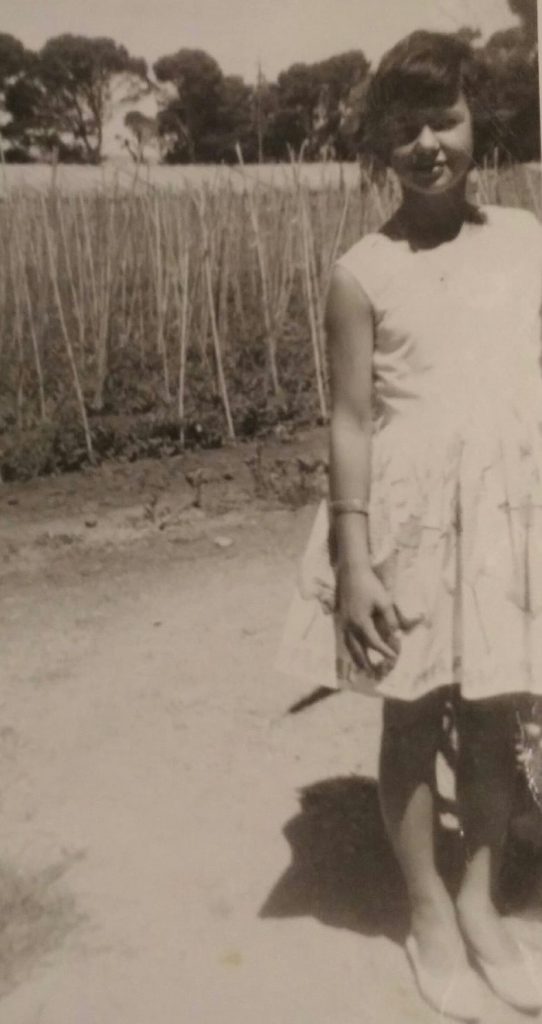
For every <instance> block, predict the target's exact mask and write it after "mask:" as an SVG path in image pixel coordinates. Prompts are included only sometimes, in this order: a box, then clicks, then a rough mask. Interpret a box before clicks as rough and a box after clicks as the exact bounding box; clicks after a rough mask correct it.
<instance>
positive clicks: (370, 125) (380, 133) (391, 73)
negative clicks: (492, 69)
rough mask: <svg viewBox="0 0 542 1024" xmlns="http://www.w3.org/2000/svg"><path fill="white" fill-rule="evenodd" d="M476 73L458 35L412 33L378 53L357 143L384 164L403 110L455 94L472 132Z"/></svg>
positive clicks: (442, 103)
mask: <svg viewBox="0 0 542 1024" xmlns="http://www.w3.org/2000/svg"><path fill="white" fill-rule="evenodd" d="M479 75H480V68H479V66H478V64H477V62H476V59H475V56H474V53H473V50H472V48H471V47H470V46H469V45H468V43H466V42H464V41H463V40H462V39H460V38H459V37H458V36H455V35H450V34H447V33H444V32H426V31H417V32H413V33H412V34H411V35H409V36H407V37H406V38H405V39H402V40H401V41H400V42H399V43H397V44H396V45H395V46H394V47H393V48H392V49H391V50H389V51H388V52H387V53H386V54H385V55H384V57H383V58H382V60H381V62H380V64H379V66H378V68H377V71H376V73H375V75H374V76H373V78H372V79H371V81H370V83H369V86H368V89H367V93H366V96H365V104H364V107H365V110H364V117H363V148H364V149H365V150H366V151H367V152H369V153H371V154H373V155H374V156H376V157H378V158H379V159H380V160H381V161H383V162H384V163H386V164H387V163H388V162H389V155H390V150H391V148H392V146H393V145H394V143H395V140H396V138H397V134H398V131H400V128H401V124H402V123H403V122H405V120H408V117H409V114H410V116H412V114H413V112H415V111H416V110H422V111H423V110H430V109H434V108H435V107H448V106H452V105H453V104H454V103H455V102H456V100H457V98H458V96H459V94H460V93H463V95H464V96H465V99H466V100H467V102H468V104H469V108H470V110H471V114H472V118H473V127H474V133H475V136H476V123H477V116H478V110H477V103H476V92H477V84H478V80H479Z"/></svg>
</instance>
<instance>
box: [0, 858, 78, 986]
mask: <svg viewBox="0 0 542 1024" xmlns="http://www.w3.org/2000/svg"><path fill="white" fill-rule="evenodd" d="M74 859H79V858H78V857H76V858H74V857H71V856H69V857H66V859H65V860H63V861H62V862H61V863H58V864H54V865H51V866H49V867H47V868H44V869H43V870H41V871H38V872H35V873H32V874H31V873H25V872H22V871H18V870H17V869H16V868H14V867H12V866H11V865H8V864H5V863H2V864H0V998H1V997H3V996H5V995H7V993H8V992H9V991H10V990H11V989H13V988H14V987H15V986H16V985H17V984H19V983H20V981H21V980H22V978H23V977H24V976H25V975H27V974H28V973H29V972H30V971H31V970H32V968H33V967H35V966H36V964H37V963H38V962H39V961H40V960H42V958H43V957H45V956H47V955H48V954H50V953H51V952H52V951H53V950H55V949H56V948H58V947H60V946H62V944H63V943H64V941H65V939H66V938H67V936H68V934H69V933H70V932H71V931H72V930H73V929H74V928H76V927H77V926H78V925H79V924H81V923H82V921H83V916H82V914H81V913H80V912H79V911H78V910H77V907H76V904H75V899H74V897H73V896H72V894H71V893H70V892H69V891H67V890H66V889H65V888H64V884H63V879H64V876H65V874H66V873H67V871H68V870H69V868H70V867H71V865H72V864H73V861H74Z"/></svg>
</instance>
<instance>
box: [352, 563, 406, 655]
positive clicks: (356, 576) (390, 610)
mask: <svg viewBox="0 0 542 1024" xmlns="http://www.w3.org/2000/svg"><path fill="white" fill-rule="evenodd" d="M338 597H339V609H338V610H339V617H340V619H341V621H342V625H343V632H344V639H345V643H346V647H347V649H348V651H349V654H350V656H351V657H352V660H353V661H354V663H355V664H356V665H357V666H358V667H359V668H361V669H364V670H366V671H371V668H372V664H371V659H370V657H369V651H371V650H372V651H376V652H378V654H381V655H382V657H383V658H385V659H386V660H387V661H390V662H392V663H394V662H395V661H396V660H397V656H398V654H399V649H400V640H399V631H400V627H399V621H398V618H397V612H396V609H395V607H394V605H393V602H392V600H391V598H390V595H389V594H388V592H387V590H386V589H385V587H384V585H383V584H382V583H381V582H380V580H379V579H378V576H376V574H375V573H374V572H373V570H372V569H371V568H370V567H366V568H362V569H360V568H358V569H356V570H354V569H351V568H346V567H345V568H343V569H340V570H339V577H338Z"/></svg>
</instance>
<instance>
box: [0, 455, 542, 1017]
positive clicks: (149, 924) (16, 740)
mask: <svg viewBox="0 0 542 1024" xmlns="http://www.w3.org/2000/svg"><path fill="white" fill-rule="evenodd" d="M320 444H321V437H320V436H319V435H318V436H316V438H315V439H313V440H311V445H312V448H311V451H312V452H313V454H314V451H317V450H318V448H319V446H320ZM309 447H310V446H309ZM275 454H276V453H275ZM236 458H237V461H236V462H235V465H234V468H233V470H232V468H231V466H232V462H231V457H230V456H229V455H228V454H227V453H225V454H223V455H215V456H209V457H205V458H204V457H203V456H201V457H200V456H193V457H192V469H194V468H196V469H197V468H201V466H203V467H204V470H205V472H206V473H207V474H208V476H209V481H210V482H209V484H208V487H207V491H205V492H204V499H203V501H202V506H203V507H202V508H197V507H194V505H193V498H194V494H193V489H192V488H191V487H190V485H188V484H187V482H186V477H185V471H186V468H187V466H186V463H182V462H181V461H180V460H176V461H175V460H174V461H172V463H170V464H164V463H156V464H141V465H139V466H137V467H124V468H123V467H108V468H107V467H106V468H104V469H103V470H100V471H93V472H91V473H88V474H82V475H78V476H74V477H65V478H63V479H62V480H56V481H41V482H37V483H34V484H29V485H19V486H9V487H8V486H7V485H4V486H3V487H2V488H1V490H0V519H1V525H0V555H1V557H2V563H1V564H2V570H1V576H0V607H1V615H0V634H1V636H0V641H1V650H2V657H1V673H2V689H1V694H2V718H1V722H0V765H1V769H2V830H1V835H2V839H1V846H0V996H1V998H0V1021H2V1022H4V1021H5V1022H6V1024H149V1021H153V1022H154V1024H215V1022H216V1024H218V1022H220V1024H230V1022H232V1024H233V1022H235V1024H252V1022H254V1021H259V1022H261V1024H373V1022H374V1024H395V1022H401V1024H402V1022H408V1021H413V1022H414V1021H416V1022H420V1024H424V1022H427V1024H430V1022H432V1021H435V1020H437V1019H438V1017H437V1015H436V1014H434V1013H433V1012H432V1011H431V1010H430V1009H429V1008H428V1007H426V1006H425V1004H423V1003H422V1001H421V999H420V998H419V996H418V994H417V992H416V989H415V986H414V984H413V981H412V979H411V976H410V973H409V969H408V967H407V964H406V961H405V958H404V954H403V951H402V946H401V943H402V940H403V938H404V935H405V929H406V925H407V918H406V907H405V899H404V893H403V889H402V886H401V882H400V879H399V877H398V874H397V870H396V868H395V866H394V863H393V859H392V857H391V855H390V853H389V850H388V848H387V845H386V842H385V839H384V836H383V833H382V827H381V825H380V821H379V817H378V811H377V803H376V794H375V787H374V774H375V763H376V754H377V747H378V738H379V713H380V709H379V705H378V703H377V702H376V701H371V700H366V699H364V698H361V697H357V696H353V695H346V694H341V695H334V696H332V697H330V698H329V699H326V700H323V701H321V702H319V703H317V704H314V705H313V706H312V707H310V708H307V709H306V710H303V711H302V712H300V713H298V714H289V713H288V708H289V707H290V706H291V705H292V704H294V703H295V702H296V700H298V699H299V698H300V697H302V696H304V694H305V691H304V690H303V687H302V686H300V684H298V683H295V682H294V681H292V680H291V679H287V678H285V677H281V676H279V675H278V674H277V673H276V672H275V670H274V668H273V658H274V654H275V649H276V646H277V642H278V638H279V635H280V631H281V626H282V622H283V618H284V614H285V609H286V606H287V602H288V599H289V595H290V591H291V585H292V579H293V572H294V567H295V562H296V558H297V556H298V554H299V552H300V550H301V548H302V546H303V542H304V539H305V537H306V534H307V530H308V528H309V525H310V522H311V519H312V516H313V513H314V507H313V506H310V505H309V506H306V507H301V508H298V509H287V508H286V509H285V508H281V507H279V506H278V504H277V502H276V501H272V500H269V498H267V499H266V500H263V499H262V498H259V499H258V498H257V497H255V495H254V481H253V479H252V478H250V475H247V471H246V460H244V459H243V458H241V457H236ZM234 461H235V460H234ZM225 466H226V467H227V468H226V469H225V468H224V467H225ZM209 467H210V468H209ZM213 480H214V485H213ZM219 480H220V481H221V483H220V485H219V484H218V482H217V481H219ZM213 486H214V491H213ZM514 926H515V927H516V928H517V929H518V930H519V931H521V933H522V934H523V935H524V937H526V938H527V939H528V940H529V941H530V942H532V943H537V942H538V941H539V940H538V938H537V931H536V927H535V923H533V922H532V921H530V920H521V921H520V920H516V921H514ZM540 957H541V962H542V952H541V953H540ZM486 1019H487V1021H491V1022H492V1024H513V1022H515V1021H516V1020H517V1021H519V1020H524V1017H522V1016H521V1015H519V1014H516V1013H515V1012H514V1011H513V1010H511V1009H508V1008H506V1007H504V1006H503V1005H501V1004H500V1003H498V1002H497V1000H496V999H494V998H493V997H492V996H491V995H490V994H489V993H488V995H487V1018H486Z"/></svg>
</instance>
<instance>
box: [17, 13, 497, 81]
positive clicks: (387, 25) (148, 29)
mask: <svg viewBox="0 0 542 1024" xmlns="http://www.w3.org/2000/svg"><path fill="white" fill-rule="evenodd" d="M513 24H517V21H516V19H515V18H514V16H513V15H512V14H511V12H510V9H509V7H508V4H507V0H1V6H0V31H2V32H9V33H11V35H14V36H16V37H17V38H18V39H20V40H21V42H23V43H24V44H25V46H27V47H29V48H30V49H38V48H39V47H40V46H42V45H43V43H44V42H45V41H46V39H49V38H50V37H51V36H55V35H60V34H61V33H64V32H71V33H74V34H81V35H94V36H96V35H106V36H111V37H112V38H113V39H115V40H116V41H117V42H119V43H123V44H124V45H125V46H126V47H127V48H128V50H129V51H130V53H132V54H133V55H134V56H136V57H145V58H146V59H147V60H148V61H149V63H152V61H153V60H156V58H157V57H160V56H162V55H164V54H167V53H173V52H175V51H176V50H178V49H181V48H182V47H189V48H198V49H202V50H206V51H207V53H209V54H211V56H213V57H214V58H215V60H217V61H218V63H219V64H220V66H221V68H222V70H223V71H224V72H225V73H226V74H241V75H243V77H244V78H245V79H246V80H247V81H254V80H255V77H256V73H257V66H258V61H261V66H262V70H263V72H264V74H265V76H266V77H267V78H268V79H273V78H275V77H276V75H277V73H278V72H279V71H281V70H283V69H284V68H286V67H288V66H289V65H290V64H293V63H294V62H296V61H306V62H308V63H310V62H312V61H316V60H321V59H323V58H325V57H329V56H331V55H332V54H336V53H341V52H343V51H345V50H351V49H361V50H363V52H364V53H365V55H366V56H367V57H368V58H369V60H370V61H375V60H378V59H379V57H380V56H381V55H382V53H383V52H384V51H385V50H386V49H387V48H388V47H389V46H391V45H393V43H395V42H396V41H397V40H398V39H400V38H401V36H403V35H406V33H407V32H410V31H412V30H413V29H415V28H433V29H441V30H444V31H453V30H454V29H456V28H458V27H460V26H461V25H470V26H472V27H473V28H477V27H479V28H480V29H481V30H482V32H483V34H484V36H487V35H489V34H491V33H492V32H494V31H495V30H497V29H500V28H505V27H508V26H509V25H513Z"/></svg>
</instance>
